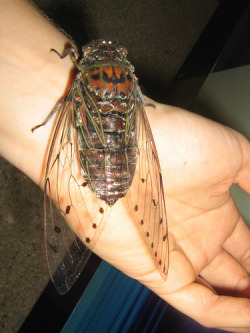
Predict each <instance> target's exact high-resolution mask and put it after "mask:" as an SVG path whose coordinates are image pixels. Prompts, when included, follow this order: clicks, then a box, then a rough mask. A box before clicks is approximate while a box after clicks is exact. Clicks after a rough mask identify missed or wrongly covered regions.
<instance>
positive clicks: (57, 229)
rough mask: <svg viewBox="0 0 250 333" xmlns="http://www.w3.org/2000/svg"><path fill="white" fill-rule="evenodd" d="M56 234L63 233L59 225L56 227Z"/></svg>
mask: <svg viewBox="0 0 250 333" xmlns="http://www.w3.org/2000/svg"><path fill="white" fill-rule="evenodd" d="M54 230H55V232H57V233H58V234H60V232H61V231H62V230H61V228H59V227H58V226H57V225H56V226H55V227H54Z"/></svg>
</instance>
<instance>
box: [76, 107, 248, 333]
mask: <svg viewBox="0 0 250 333" xmlns="http://www.w3.org/2000/svg"><path fill="white" fill-rule="evenodd" d="M147 113H148V116H149V121H150V123H151V126H152V130H153V132H155V141H156V145H157V148H158V153H159V157H160V161H161V167H162V174H163V182H164V185H165V197H166V206H167V215H168V227H169V244H170V255H169V273H168V278H167V281H163V280H162V278H161V277H160V274H159V273H158V270H157V269H156V267H155V266H154V263H153V261H152V259H151V257H150V254H149V252H148V250H147V248H146V246H145V244H144V242H143V240H141V238H140V235H139V233H138V231H137V229H136V227H135V226H134V224H133V222H132V220H131V219H130V217H129V215H128V214H127V212H126V205H125V204H124V200H123V199H120V200H119V201H118V202H117V203H116V204H115V206H114V207H113V209H112V211H111V215H110V217H109V220H108V222H107V224H106V226H105V228H104V230H103V231H102V234H101V235H100V237H99V239H98V241H97V243H96V246H95V248H94V252H95V253H97V254H98V255H99V256H100V257H102V258H103V259H105V260H106V261H108V262H109V263H111V264H112V265H114V266H115V267H117V268H118V269H120V270H121V271H123V272H124V273H125V274H127V275H129V276H131V277H133V278H135V279H137V280H139V281H140V282H142V283H143V284H144V285H146V286H147V287H148V288H150V289H151V290H153V291H154V292H155V293H156V294H158V295H159V296H160V297H162V298H163V299H164V300H166V301H167V302H168V303H170V304H171V305H173V306H174V307H175V308H177V309H179V310H180V311H182V312H183V313H185V314H187V315H189V316H190V317H192V318H194V319H195V320H197V321H198V322H200V323H201V324H203V325H205V326H209V327H217V328H221V329H224V330H229V331H234V332H247V331H248V330H249V326H250V323H249V320H250V314H249V311H250V310H249V309H250V308H249V300H248V299H247V297H249V290H250V289H249V275H248V272H249V269H250V261H249V244H250V233H249V228H248V227H247V225H246V224H245V222H244V221H243V219H242V217H241V216H240V214H239V212H238V209H237V207H236V205H235V203H234V201H233V198H232V197H231V194H230V186H231V184H232V183H238V184H239V185H240V186H241V187H242V188H243V189H244V190H245V191H246V192H248V193H249V192H250V154H249V153H250V146H249V142H248V141H247V139H246V138H244V137H243V136H242V135H241V134H240V133H238V132H236V131H233V130H232V129H230V128H227V127H225V126H222V125H220V124H218V123H215V122H212V121H210V120H208V119H205V118H202V117H199V116H197V115H195V114H192V113H189V112H187V111H184V110H181V109H177V108H173V107H169V106H165V105H160V104H157V103H156V108H155V109H153V110H152V109H151V108H147ZM72 222H73V223H74V221H73V220H72ZM73 228H74V227H73ZM217 293H219V294H217ZM230 295H231V296H230ZM244 297H245V298H244Z"/></svg>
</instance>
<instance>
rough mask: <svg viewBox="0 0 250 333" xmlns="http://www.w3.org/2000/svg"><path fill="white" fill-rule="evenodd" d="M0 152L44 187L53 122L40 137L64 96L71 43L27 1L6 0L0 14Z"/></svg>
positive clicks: (70, 63) (2, 2) (68, 70)
mask: <svg viewBox="0 0 250 333" xmlns="http://www.w3.org/2000/svg"><path fill="white" fill-rule="evenodd" d="M0 22H1V29H0V77H1V80H0V91H1V93H0V108H1V112H0V114H1V119H0V154H1V155H2V156H3V157H4V158H5V159H7V160H8V161H10V162H11V163H12V164H14V165H15V166H16V167H17V168H19V169H20V170H22V171H23V172H24V173H25V174H27V175H28V176H29V177H30V178H31V179H32V180H33V181H35V182H36V183H37V184H39V185H42V182H43V169H44V157H45V152H46V148H47V142H48V139H49V135H50V132H51V126H52V125H53V120H52V121H50V122H49V123H48V125H46V126H44V127H43V128H40V129H39V130H37V131H36V132H35V133H32V132H31V128H32V127H34V126H35V125H37V124H39V123H41V122H42V121H43V120H44V119H45V118H46V116H47V115H48V114H49V113H50V112H51V110H52V109H53V107H54V106H55V104H56V103H57V102H58V100H59V99H60V97H61V96H62V95H63V94H64V93H65V90H66V89H67V86H68V82H69V80H70V71H71V70H72V67H73V65H72V62H71V60H70V58H69V57H68V58H66V59H65V60H64V61H61V60H60V59H59V58H58V56H57V55H56V54H54V53H50V49H51V48H54V49H56V50H58V51H59V52H62V51H63V49H64V48H65V45H66V44H67V43H69V40H68V39H67V38H66V37H65V36H64V35H63V34H61V33H60V32H59V31H58V30H57V29H56V28H55V27H53V25H52V24H51V23H49V22H48V21H47V20H46V19H45V18H44V17H43V16H42V14H40V13H39V12H38V10H37V9H36V8H34V7H33V6H32V5H31V4H29V3H28V2H27V1H24V0H11V1H10V0H2V1H1V11H0Z"/></svg>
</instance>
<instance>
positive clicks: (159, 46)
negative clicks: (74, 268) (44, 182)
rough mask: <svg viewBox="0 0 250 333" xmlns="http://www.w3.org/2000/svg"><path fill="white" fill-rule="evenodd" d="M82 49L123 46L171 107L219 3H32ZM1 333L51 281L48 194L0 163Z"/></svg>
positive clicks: (144, 80)
mask: <svg viewBox="0 0 250 333" xmlns="http://www.w3.org/2000/svg"><path fill="white" fill-rule="evenodd" d="M34 2H35V3H36V4H37V6H38V7H39V8H40V9H41V10H43V11H45V12H46V14H47V15H48V16H49V17H51V18H52V19H53V20H54V21H55V22H56V23H57V24H59V25H60V27H61V28H63V29H64V30H65V31H66V32H67V33H69V34H70V35H71V36H72V37H73V38H74V40H75V41H76V42H77V43H78V45H82V44H84V43H85V42H88V41H89V40H90V39H96V38H108V39H111V40H112V39H113V40H114V39H115V40H118V41H119V42H120V43H121V44H123V45H124V46H125V47H126V48H127V49H128V51H129V56H128V58H129V60H130V61H131V62H132V63H133V64H134V66H135V68H136V74H137V76H138V77H139V80H140V82H141V85H142V90H143V92H144V93H145V94H146V95H148V96H149V97H152V98H155V99H156V100H158V101H162V102H167V100H166V95H167V91H168V87H169V85H170V83H171V82H172V80H173V78H174V77H175V75H176V74H177V72H178V70H179V69H180V67H181V66H182V64H183V62H184V61H185V59H186V58H187V55H188V54H189V52H190V50H191V49H192V47H193V46H194V44H195V42H196V41H197V39H198V38H199V36H200V34H201V32H202V31H203V29H204V28H205V26H206V24H207V22H208V21H209V19H210V17H211V15H212V14H213V13H214V11H215V9H216V7H217V5H218V1H216V0H203V1H199V0H180V1H172V0H165V1H160V0H156V1H151V0H146V1H145V0H144V1H143V0H141V1H134V0H127V1H122V0H119V1H111V0H106V1H103V0H102V1H100V0H99V1H98V0H71V1H70V0H68V1H67V0H65V1H60V2H59V1H56V0H34ZM0 184H1V192H0V214H1V223H0V255H1V259H0V260H1V280H0V308H1V311H0V316H1V317H0V331H1V332H16V331H18V329H19V327H20V326H21V324H22V322H23V321H24V320H25V318H26V316H27V315H28V314H29V312H30V310H31V308H32V307H33V305H34V303H35V302H36V300H37V298H38V297H39V295H40V293H41V292H42V290H43V288H44V286H45V285H46V282H47V280H48V273H47V268H46V263H45V258H44V254H43V249H42V214H43V208H42V201H43V195H42V192H41V191H40V190H39V189H38V188H37V187H36V186H35V185H34V184H33V183H32V182H31V181H30V180H29V179H28V178H27V177H26V176H24V175H23V174H21V173H20V172H19V171H18V170H16V169H15V168H14V167H12V166H11V165H10V164H9V163H8V162H6V161H4V160H3V159H1V160H0Z"/></svg>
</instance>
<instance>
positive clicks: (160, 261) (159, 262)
mask: <svg viewBox="0 0 250 333" xmlns="http://www.w3.org/2000/svg"><path fill="white" fill-rule="evenodd" d="M159 265H161V260H159ZM164 272H165V267H164Z"/></svg>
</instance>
